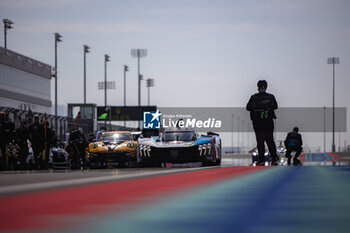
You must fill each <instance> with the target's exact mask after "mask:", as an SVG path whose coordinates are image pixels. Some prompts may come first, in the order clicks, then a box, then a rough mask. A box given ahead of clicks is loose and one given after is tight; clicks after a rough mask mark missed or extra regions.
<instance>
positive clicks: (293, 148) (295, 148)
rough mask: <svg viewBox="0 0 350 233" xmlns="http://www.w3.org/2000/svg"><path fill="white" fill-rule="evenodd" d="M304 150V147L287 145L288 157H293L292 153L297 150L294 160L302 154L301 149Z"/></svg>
mask: <svg viewBox="0 0 350 233" xmlns="http://www.w3.org/2000/svg"><path fill="white" fill-rule="evenodd" d="M302 150H303V148H302V147H287V152H286V157H287V158H291V153H292V152H293V151H295V152H296V153H295V155H294V160H296V159H298V157H299V155H300V154H301V151H302Z"/></svg>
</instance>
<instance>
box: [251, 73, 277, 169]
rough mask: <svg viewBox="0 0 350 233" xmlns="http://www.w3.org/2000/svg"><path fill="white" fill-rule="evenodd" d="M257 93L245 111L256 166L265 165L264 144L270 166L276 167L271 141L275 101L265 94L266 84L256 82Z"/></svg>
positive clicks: (273, 146)
mask: <svg viewBox="0 0 350 233" xmlns="http://www.w3.org/2000/svg"><path fill="white" fill-rule="evenodd" d="M257 85H258V91H259V92H258V93H256V94H254V95H252V96H251V97H250V99H249V102H248V103H247V107H246V109H247V110H248V111H250V119H251V120H252V122H253V128H254V131H255V136H256V141H257V148H258V154H259V161H258V163H257V165H263V164H264V163H265V161H264V160H265V158H264V154H265V142H266V144H267V147H268V148H269V152H270V155H271V159H272V161H271V165H277V153H276V144H275V141H274V139H273V131H274V121H273V120H274V119H276V115H275V111H274V110H276V109H277V108H278V105H277V101H276V99H275V97H274V96H273V95H272V94H269V93H267V92H266V89H267V82H266V81H265V80H260V81H259V82H258V84H257Z"/></svg>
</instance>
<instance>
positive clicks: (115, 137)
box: [99, 133, 132, 142]
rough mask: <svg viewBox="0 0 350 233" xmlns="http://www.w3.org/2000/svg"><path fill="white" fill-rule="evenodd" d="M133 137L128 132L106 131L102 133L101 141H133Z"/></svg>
mask: <svg viewBox="0 0 350 233" xmlns="http://www.w3.org/2000/svg"><path fill="white" fill-rule="evenodd" d="M131 140H132V137H131V134H127V133H105V134H102V136H101V137H100V139H99V141H103V142H106V141H108V142H114V141H131Z"/></svg>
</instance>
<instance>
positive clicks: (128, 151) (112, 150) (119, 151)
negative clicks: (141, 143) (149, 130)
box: [89, 131, 137, 168]
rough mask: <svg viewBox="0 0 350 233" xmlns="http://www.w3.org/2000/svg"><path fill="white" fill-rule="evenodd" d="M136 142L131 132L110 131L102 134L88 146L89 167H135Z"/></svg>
mask: <svg viewBox="0 0 350 233" xmlns="http://www.w3.org/2000/svg"><path fill="white" fill-rule="evenodd" d="M136 149H137V141H135V139H134V137H133V135H132V133H131V132H128V131H110V132H105V133H103V134H102V135H101V136H100V137H99V138H98V139H97V141H96V142H92V143H90V144H89V162H90V166H91V167H99V168H105V167H108V166H128V167H133V166H136V164H137V163H136V162H137V156H136V153H137V152H136Z"/></svg>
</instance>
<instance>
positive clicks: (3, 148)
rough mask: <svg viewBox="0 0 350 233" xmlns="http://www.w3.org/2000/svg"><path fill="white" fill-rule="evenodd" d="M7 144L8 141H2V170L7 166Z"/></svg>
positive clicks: (0, 147)
mask: <svg viewBox="0 0 350 233" xmlns="http://www.w3.org/2000/svg"><path fill="white" fill-rule="evenodd" d="M6 146H7V143H4V142H1V143H0V152H1V157H0V169H1V170H4V169H5V168H6Z"/></svg>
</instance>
